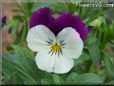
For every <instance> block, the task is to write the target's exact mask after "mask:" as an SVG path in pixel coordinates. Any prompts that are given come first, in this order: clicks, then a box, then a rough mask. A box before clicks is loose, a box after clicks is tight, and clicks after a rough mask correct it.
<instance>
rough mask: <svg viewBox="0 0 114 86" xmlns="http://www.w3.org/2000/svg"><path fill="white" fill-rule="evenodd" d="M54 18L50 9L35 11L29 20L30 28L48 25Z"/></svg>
mask: <svg viewBox="0 0 114 86" xmlns="http://www.w3.org/2000/svg"><path fill="white" fill-rule="evenodd" d="M53 20H54V18H53V17H52V16H51V12H50V9H49V8H47V7H45V8H41V9H39V10H37V11H36V12H35V13H33V15H32V16H31V19H30V28H32V27H34V26H36V25H39V24H43V25H46V26H47V25H48V24H49V23H50V22H52V21H53Z"/></svg>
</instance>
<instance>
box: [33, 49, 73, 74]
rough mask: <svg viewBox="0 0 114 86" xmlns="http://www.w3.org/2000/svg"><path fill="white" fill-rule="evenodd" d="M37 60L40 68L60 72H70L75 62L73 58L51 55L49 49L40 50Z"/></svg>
mask: <svg viewBox="0 0 114 86" xmlns="http://www.w3.org/2000/svg"><path fill="white" fill-rule="evenodd" d="M35 61H36V64H37V66H38V68H39V69H41V70H43V71H46V72H54V73H58V74H63V73H67V72H69V71H70V70H71V68H72V67H73V64H74V61H73V60H72V59H71V58H65V57H62V56H61V57H58V55H51V54H49V52H48V51H42V52H39V53H38V54H37V55H36V58H35Z"/></svg>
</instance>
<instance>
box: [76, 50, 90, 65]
mask: <svg viewBox="0 0 114 86" xmlns="http://www.w3.org/2000/svg"><path fill="white" fill-rule="evenodd" d="M89 59H90V56H89V54H88V53H86V52H82V55H81V56H80V57H79V58H78V59H76V60H75V65H78V64H81V63H83V62H84V61H86V60H89Z"/></svg>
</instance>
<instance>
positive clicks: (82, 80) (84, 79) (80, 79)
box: [66, 73, 103, 84]
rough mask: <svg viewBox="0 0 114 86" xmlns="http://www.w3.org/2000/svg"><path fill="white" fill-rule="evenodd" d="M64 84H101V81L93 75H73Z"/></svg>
mask: <svg viewBox="0 0 114 86" xmlns="http://www.w3.org/2000/svg"><path fill="white" fill-rule="evenodd" d="M69 77H70V78H69ZM66 82H67V83H68V84H102V83H103V79H102V78H101V77H100V76H98V75H96V74H94V73H84V74H76V73H73V74H71V75H69V76H68V78H67V80H66Z"/></svg>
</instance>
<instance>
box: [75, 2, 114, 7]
mask: <svg viewBox="0 0 114 86" xmlns="http://www.w3.org/2000/svg"><path fill="white" fill-rule="evenodd" d="M76 6H79V7H114V4H108V3H102V2H99V3H98V2H97V3H86V4H84V3H76Z"/></svg>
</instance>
